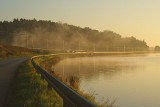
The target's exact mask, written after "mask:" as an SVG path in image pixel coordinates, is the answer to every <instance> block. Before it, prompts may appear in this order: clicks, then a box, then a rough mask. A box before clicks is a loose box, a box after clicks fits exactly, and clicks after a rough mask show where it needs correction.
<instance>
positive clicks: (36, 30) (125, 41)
mask: <svg viewBox="0 0 160 107" xmlns="http://www.w3.org/2000/svg"><path fill="white" fill-rule="evenodd" d="M0 40H1V43H3V44H7V45H14V46H21V47H29V48H45V49H70V50H88V51H94V50H95V51H144V50H148V46H147V43H146V42H145V41H144V40H138V39H136V38H135V37H125V38H123V37H122V36H121V35H120V34H117V33H115V32H113V31H107V30H106V31H103V32H101V31H98V30H95V29H91V28H89V27H85V28H81V27H78V26H74V25H69V24H66V23H60V22H51V21H44V20H39V21H37V20H36V19H33V20H27V19H14V20H13V21H11V22H8V21H3V22H2V21H1V22H0Z"/></svg>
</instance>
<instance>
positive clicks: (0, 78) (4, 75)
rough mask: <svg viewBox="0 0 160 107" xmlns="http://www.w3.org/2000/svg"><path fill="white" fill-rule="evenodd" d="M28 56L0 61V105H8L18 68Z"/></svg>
mask: <svg viewBox="0 0 160 107" xmlns="http://www.w3.org/2000/svg"><path fill="white" fill-rule="evenodd" d="M25 60H27V58H15V59H9V60H6V61H0V107H6V99H7V96H8V93H9V89H11V84H12V81H13V79H14V76H15V72H16V69H17V68H18V66H19V65H20V63H22V62H24V61H25Z"/></svg>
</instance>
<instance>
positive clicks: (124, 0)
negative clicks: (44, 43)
mask: <svg viewBox="0 0 160 107" xmlns="http://www.w3.org/2000/svg"><path fill="white" fill-rule="evenodd" d="M13 18H27V19H33V18H36V19H38V20H39V19H41V20H51V21H56V22H57V21H61V22H64V23H68V24H72V25H76V26H81V27H90V28H93V29H97V30H100V31H103V30H112V31H115V32H117V33H119V34H121V35H122V36H123V37H126V36H134V37H136V38H138V39H141V40H143V39H144V40H145V41H146V42H147V43H148V45H149V46H155V45H160V0H0V20H1V21H3V20H9V21H11V20H13Z"/></svg>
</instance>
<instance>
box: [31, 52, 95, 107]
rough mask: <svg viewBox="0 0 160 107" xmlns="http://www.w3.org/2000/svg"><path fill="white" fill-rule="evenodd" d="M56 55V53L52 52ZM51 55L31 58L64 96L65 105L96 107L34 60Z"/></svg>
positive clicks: (70, 106)
mask: <svg viewBox="0 0 160 107" xmlns="http://www.w3.org/2000/svg"><path fill="white" fill-rule="evenodd" d="M51 55H55V54H51ZM51 55H40V56H34V57H32V58H31V62H32V64H33V66H34V68H35V69H36V71H37V72H38V73H40V74H41V76H42V77H43V78H44V79H45V80H46V81H47V82H48V84H49V85H50V86H51V87H52V88H54V89H55V90H56V92H57V93H58V94H59V95H60V96H61V97H62V98H63V107H96V106H95V105H94V104H92V103H91V102H90V101H89V100H87V99H86V98H84V97H82V96H80V95H79V94H78V93H77V92H75V91H74V90H72V89H71V88H69V87H68V86H67V85H65V84H64V83H63V82H61V81H60V80H58V79H57V78H56V77H54V76H53V75H51V74H50V73H48V72H47V71H46V70H44V69H43V68H41V67H40V66H39V65H37V64H36V62H35V61H34V60H35V59H36V58H39V57H42V56H51Z"/></svg>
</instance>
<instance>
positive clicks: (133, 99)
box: [54, 54, 160, 107]
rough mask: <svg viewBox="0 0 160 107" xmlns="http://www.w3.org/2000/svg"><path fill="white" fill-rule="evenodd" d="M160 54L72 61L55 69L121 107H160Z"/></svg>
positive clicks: (62, 62)
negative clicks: (76, 79)
mask: <svg viewBox="0 0 160 107" xmlns="http://www.w3.org/2000/svg"><path fill="white" fill-rule="evenodd" d="M159 64H160V54H148V55H136V56H110V57H109V56H107V57H81V58H69V59H65V60H63V61H61V62H60V63H58V64H56V65H55V66H54V68H55V71H56V72H57V73H59V74H60V75H62V77H63V78H65V79H66V78H68V77H71V76H77V77H79V88H80V89H81V90H84V91H85V92H88V93H91V92H94V95H95V97H96V100H97V101H99V102H101V101H102V99H104V100H105V99H110V100H115V99H116V105H118V107H160V95H159V93H160V66H159Z"/></svg>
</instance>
